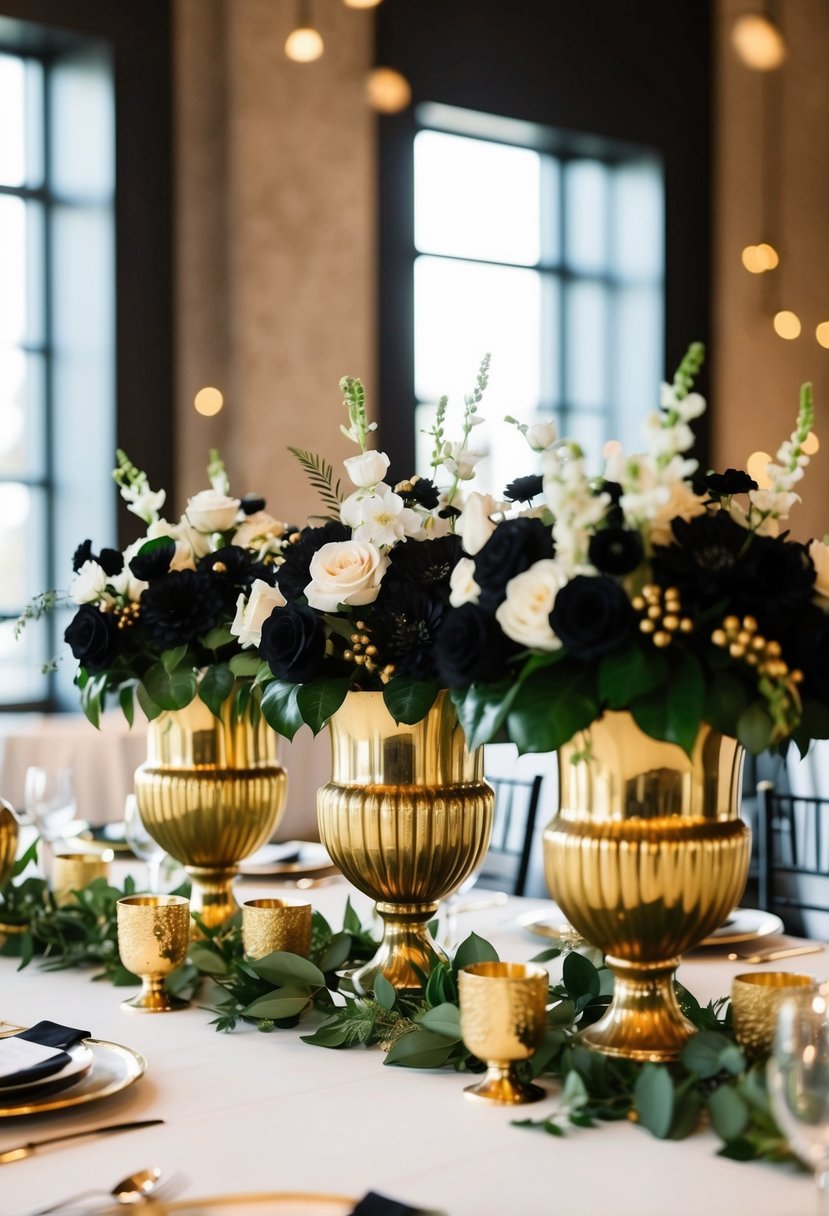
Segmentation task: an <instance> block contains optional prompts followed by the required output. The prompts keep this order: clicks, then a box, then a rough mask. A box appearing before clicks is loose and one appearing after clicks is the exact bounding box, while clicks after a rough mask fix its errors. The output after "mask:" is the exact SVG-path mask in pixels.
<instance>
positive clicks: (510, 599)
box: [495, 558, 567, 650]
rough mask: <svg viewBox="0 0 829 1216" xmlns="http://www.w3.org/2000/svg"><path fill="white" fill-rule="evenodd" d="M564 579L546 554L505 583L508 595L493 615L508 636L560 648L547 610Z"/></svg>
mask: <svg viewBox="0 0 829 1216" xmlns="http://www.w3.org/2000/svg"><path fill="white" fill-rule="evenodd" d="M566 582H567V574H566V573H565V571H564V570H563V569H562V568H561V566H560V565H559V564H558V562H556V561H554V560H553V559H552V558H545V559H544V560H542V561H540V562H536V563H535V565H533V566H530V568H529V570H524V571H523V573H522V574H517V575H516V576H515V578H511V579H510V581H509V582H508V583H507V597H506V599H505V600H503V601H502V602H501V603H500V604H499V605H498V607H497V609H496V610H495V618H496V620H497V621H498V624H499V625H500V626H501V628H502V629H503V631H504V633H505V634H506V635H507V637H508V638H512V640H513V641H514V642H518V643H519V644H520V645H522V646H529V647H531V648H532V649H533V650H559V649H560V648H561V641H560V639H559V638H558V637H557V636H556V635H555V634H554V633H553V630H552V627H551V625H550V613H551V612H552V610H553V605H554V604H555V602H556V596H557V595H558V593H559V591H560V590H561V588H562V587H563V586H564V585H565V583H566Z"/></svg>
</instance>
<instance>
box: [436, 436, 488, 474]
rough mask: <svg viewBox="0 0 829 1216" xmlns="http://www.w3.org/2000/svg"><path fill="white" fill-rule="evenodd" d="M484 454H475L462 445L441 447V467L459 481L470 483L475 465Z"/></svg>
mask: <svg viewBox="0 0 829 1216" xmlns="http://www.w3.org/2000/svg"><path fill="white" fill-rule="evenodd" d="M484 456H486V452H476V451H474V450H473V449H472V448H467V447H465V446H464V445H463V444H462V443H445V444H444V445H443V462H442V463H443V467H444V468H445V469H446V471H447V472H448V473H450V474H451V475H452V477H457V478H458V480H459V481H471V480H472V478H473V477H474V476H475V465H476V464H477V463H478V461H479V460H483V458H484Z"/></svg>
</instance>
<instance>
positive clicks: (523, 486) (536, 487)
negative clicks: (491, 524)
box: [504, 473, 544, 502]
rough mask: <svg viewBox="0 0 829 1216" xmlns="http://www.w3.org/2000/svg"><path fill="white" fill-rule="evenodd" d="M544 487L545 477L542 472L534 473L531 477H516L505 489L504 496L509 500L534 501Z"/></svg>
mask: <svg viewBox="0 0 829 1216" xmlns="http://www.w3.org/2000/svg"><path fill="white" fill-rule="evenodd" d="M543 488H544V479H543V477H542V476H541V474H540V473H533V474H531V475H530V476H529V477H516V479H515V481H511V482H510V483H509V485H508V486H507V488H506V489H505V490H504V498H506V499H507V500H508V501H509V502H532V500H533V499H534V498H535V496H536V494H540V493H541V491H542V489H543Z"/></svg>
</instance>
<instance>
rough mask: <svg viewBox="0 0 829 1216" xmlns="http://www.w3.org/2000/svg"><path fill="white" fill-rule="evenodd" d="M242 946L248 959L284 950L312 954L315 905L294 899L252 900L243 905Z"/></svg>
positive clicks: (304, 954)
mask: <svg viewBox="0 0 829 1216" xmlns="http://www.w3.org/2000/svg"><path fill="white" fill-rule="evenodd" d="M242 944H243V946H244V950H245V954H246V955H247V956H248V958H263V957H264V956H265V955H266V954H273V952H274V951H275V950H282V951H285V952H287V953H288V954H301V955H302V957H303V958H307V957H308V955H309V954H310V953H311V905H310V904H303V903H299V902H294V901H293V900H290V899H249V900H248V901H247V902H246V903H244V904H242Z"/></svg>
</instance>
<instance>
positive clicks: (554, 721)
mask: <svg viewBox="0 0 829 1216" xmlns="http://www.w3.org/2000/svg"><path fill="white" fill-rule="evenodd" d="M598 715H599V697H598V692H597V689H596V671H595V668H594V667H590V666H588V665H586V664H581V663H577V662H575V661H574V660H565V661H563V662H561V663H559V664H557V665H556V666H554V667H552V668H546V669H544V670H542V671H537V672H535V673H534V674H533V675H531V676H529V677H528V679H527V680H526V681H525V682H524V684H522V686H521V688H520V689H519V691H518V693H517V694H516V696H515V699H514V701H513V703H512V708H511V709H510V711H509V713H508V714H507V730H508V733H509V737H510V739H512V741H513V742H514V743H516V744H517V745H518V750H519V752H522V753H523V752H552V751H557V750H558V748H559V747H562V746H563V745H564V744H565V743H568V742H569V741H570V739H572V737H573V735H575V734H576V732H577V731H580V730H585V729H586V728H587V727H588V726H589V725H590V723H591V722H593V721H594V720H595V719H596V718H597V717H598Z"/></svg>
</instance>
